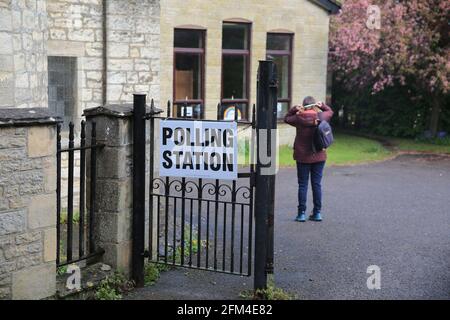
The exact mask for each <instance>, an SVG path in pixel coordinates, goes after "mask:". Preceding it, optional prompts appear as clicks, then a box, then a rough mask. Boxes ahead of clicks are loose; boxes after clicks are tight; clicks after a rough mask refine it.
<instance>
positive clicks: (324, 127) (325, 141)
mask: <svg viewBox="0 0 450 320" xmlns="http://www.w3.org/2000/svg"><path fill="white" fill-rule="evenodd" d="M333 141H334V137H333V130H332V129H331V126H330V124H329V123H328V122H327V121H325V120H319V124H318V125H317V126H316V128H315V130H314V135H313V141H312V150H313V152H314V153H316V152H319V151H322V150H324V149H326V148H328V147H329V146H331V145H332V144H333Z"/></svg>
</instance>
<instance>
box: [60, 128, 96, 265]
mask: <svg viewBox="0 0 450 320" xmlns="http://www.w3.org/2000/svg"><path fill="white" fill-rule="evenodd" d="M61 136H62V135H61V125H60V124H58V127H57V143H56V150H57V154H56V265H57V266H58V267H62V266H65V265H69V264H72V263H76V262H80V261H83V260H89V259H91V258H95V257H97V256H100V255H102V254H103V253H104V250H102V249H97V248H95V243H94V214H95V201H96V181H97V175H96V172H97V170H96V168H97V149H100V148H102V147H103V144H98V143H97V141H96V126H95V122H93V123H92V127H91V128H90V137H89V138H90V143H86V123H85V121H84V120H83V121H81V132H80V140H79V145H78V146H75V129H74V124H73V122H70V123H69V132H68V144H67V147H64V148H63V147H62V145H61V144H62V143H61ZM77 153H78V156H79V157H78V159H77V162H78V165H76V163H75V162H76V161H75V158H76V155H77ZM65 154H67V159H66V160H65V162H66V164H65V166H64V167H65V168H64V169H65V173H64V174H63V170H62V169H63V168H62V167H63V166H62V162H63V160H62V156H63V155H65ZM87 167H89V168H90V170H89V172H87V170H86V169H87ZM75 176H78V178H79V181H78V183H77V184H78V186H76V185H77V184H76V183H75ZM63 178H65V179H67V181H66V183H62V181H63V180H65V179H63ZM86 180H87V181H86ZM87 186H89V188H87ZM63 189H65V190H66V193H67V195H66V198H67V199H65V200H66V201H67V202H66V203H65V206H63V199H62V198H63V197H62V193H63V192H62V191H63ZM77 189H78V190H77ZM74 191H78V197H79V199H75V197H74V194H75V192H74ZM86 199H88V201H86Z"/></svg>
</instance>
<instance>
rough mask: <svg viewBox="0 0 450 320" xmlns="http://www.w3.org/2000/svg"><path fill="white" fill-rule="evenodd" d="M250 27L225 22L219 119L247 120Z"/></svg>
mask: <svg viewBox="0 0 450 320" xmlns="http://www.w3.org/2000/svg"><path fill="white" fill-rule="evenodd" d="M249 71H250V24H248V23H231V22H224V24H223V30H222V99H221V102H222V109H221V110H220V112H219V116H220V118H222V119H223V118H225V119H233V118H234V108H235V107H236V109H237V112H238V118H239V119H244V118H245V119H248V116H249V114H248V111H249V108H248V104H249V91H250V90H249V89H250V87H249V73H250V72H249Z"/></svg>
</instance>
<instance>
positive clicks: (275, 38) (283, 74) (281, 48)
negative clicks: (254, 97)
mask: <svg viewBox="0 0 450 320" xmlns="http://www.w3.org/2000/svg"><path fill="white" fill-rule="evenodd" d="M292 38H293V37H292V35H291V34H282V33H268V34H267V47H266V49H267V57H266V58H267V60H272V61H273V62H274V63H275V64H276V66H277V72H278V110H277V111H278V112H277V117H278V118H283V117H284V115H285V114H286V112H287V111H288V110H289V108H290V106H291V69H292Z"/></svg>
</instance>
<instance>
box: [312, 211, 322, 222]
mask: <svg viewBox="0 0 450 320" xmlns="http://www.w3.org/2000/svg"><path fill="white" fill-rule="evenodd" d="M309 220H311V221H322V215H321V214H320V212H317V213H313V214H312V215H310V216H309Z"/></svg>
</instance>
